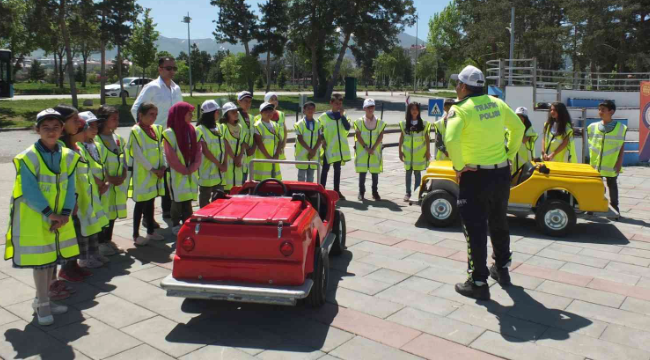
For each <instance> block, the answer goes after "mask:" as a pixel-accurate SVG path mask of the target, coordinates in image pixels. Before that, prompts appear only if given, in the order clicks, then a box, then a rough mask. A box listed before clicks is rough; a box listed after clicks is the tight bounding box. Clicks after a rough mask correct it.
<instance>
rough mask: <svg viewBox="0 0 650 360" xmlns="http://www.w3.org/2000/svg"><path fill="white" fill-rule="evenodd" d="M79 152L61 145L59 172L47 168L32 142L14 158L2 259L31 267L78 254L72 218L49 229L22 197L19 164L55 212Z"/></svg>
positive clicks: (47, 221)
mask: <svg viewBox="0 0 650 360" xmlns="http://www.w3.org/2000/svg"><path fill="white" fill-rule="evenodd" d="M78 162H79V155H77V154H76V153H75V152H74V151H72V150H70V149H67V148H61V163H60V171H59V173H54V172H53V171H51V170H50V169H49V168H48V167H47V165H46V163H45V162H44V161H43V159H42V158H41V155H40V154H39V152H38V150H36V147H35V146H34V145H32V146H30V147H29V148H27V149H26V150H24V151H23V152H21V153H20V154H18V155H16V157H15V158H14V166H15V167H16V180H15V181H14V188H13V192H12V194H11V203H10V210H9V213H10V221H9V228H8V229H7V235H6V244H5V260H9V259H13V262H14V264H15V265H16V266H18V267H34V266H43V265H49V264H52V263H55V262H56V261H57V260H58V259H60V258H63V259H69V258H73V257H75V256H78V255H79V246H78V245H77V237H76V233H75V230H74V224H73V222H72V221H68V222H67V223H66V224H65V225H63V226H62V227H61V228H59V229H57V230H54V231H50V227H51V226H52V224H51V222H50V220H49V219H48V218H46V217H45V216H44V215H43V214H42V213H41V212H39V211H38V210H34V209H33V208H31V207H29V205H28V204H27V202H26V200H25V198H24V197H23V190H22V178H21V176H20V166H21V163H23V164H24V165H25V166H27V168H28V169H29V171H31V172H32V173H33V174H34V175H35V176H36V179H37V180H38V184H39V188H40V189H41V192H42V193H43V196H44V197H45V199H46V200H47V202H48V204H49V206H50V208H51V209H52V211H53V212H54V213H55V214H58V213H60V212H61V210H62V209H63V205H64V203H65V197H66V192H67V183H68V178H69V177H70V176H72V175H74V174H73V173H74V171H75V169H76V167H77V163H78Z"/></svg>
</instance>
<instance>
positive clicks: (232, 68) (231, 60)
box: [221, 55, 241, 90]
mask: <svg viewBox="0 0 650 360" xmlns="http://www.w3.org/2000/svg"><path fill="white" fill-rule="evenodd" d="M221 72H222V73H223V78H224V80H225V82H226V85H228V87H229V89H230V90H234V88H235V87H237V86H238V85H239V83H240V74H241V65H240V64H239V61H238V59H237V56H235V55H228V56H226V57H225V58H224V59H223V60H222V61H221Z"/></svg>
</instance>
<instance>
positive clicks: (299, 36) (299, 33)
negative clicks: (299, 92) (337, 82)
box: [289, 0, 339, 97]
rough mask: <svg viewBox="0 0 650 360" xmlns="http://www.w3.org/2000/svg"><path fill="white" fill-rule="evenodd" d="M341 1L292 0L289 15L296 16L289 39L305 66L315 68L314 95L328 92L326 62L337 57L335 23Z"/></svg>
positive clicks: (293, 17)
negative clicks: (303, 60)
mask: <svg viewBox="0 0 650 360" xmlns="http://www.w3.org/2000/svg"><path fill="white" fill-rule="evenodd" d="M337 6H339V3H337V2H336V1H332V0H327V1H313V0H291V1H290V6H289V15H290V18H291V19H292V22H291V26H290V27H289V38H290V39H291V41H292V44H293V46H294V47H295V48H296V52H298V53H299V54H300V55H301V57H303V58H304V59H305V60H306V61H305V66H307V67H308V68H309V69H311V71H310V72H311V85H312V89H313V94H314V97H323V96H325V93H326V92H327V70H326V69H325V67H326V64H327V63H328V62H329V61H330V60H332V59H333V58H334V55H335V51H336V48H337V44H338V41H339V38H338V36H337V33H336V27H335V26H332V24H333V23H334V19H335V17H336V16H337V15H336V14H337Z"/></svg>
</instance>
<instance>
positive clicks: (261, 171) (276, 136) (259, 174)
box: [254, 120, 282, 181]
mask: <svg viewBox="0 0 650 360" xmlns="http://www.w3.org/2000/svg"><path fill="white" fill-rule="evenodd" d="M267 124H268V125H270V126H271V129H272V130H269V128H268V126H267ZM279 127H280V125H279V123H276V122H274V121H269V122H268V123H264V121H262V120H257V121H256V122H255V135H259V136H261V137H262V142H263V143H264V149H266V152H268V153H269V155H271V156H273V155H274V154H275V152H276V151H278V148H279V147H280V145H281V144H282V139H281V138H280V129H279ZM255 159H264V160H268V158H267V157H266V156H265V155H264V154H263V153H262V151H261V150H260V149H259V146H258V147H257V149H255ZM254 169H255V176H254V179H255V180H258V181H261V180H265V179H270V178H274V179H278V180H282V173H281V172H280V164H269V163H255V165H254Z"/></svg>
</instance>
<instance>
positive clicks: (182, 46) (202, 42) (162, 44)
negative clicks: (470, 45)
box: [31, 33, 423, 60]
mask: <svg viewBox="0 0 650 360" xmlns="http://www.w3.org/2000/svg"><path fill="white" fill-rule="evenodd" d="M397 38H398V41H399V44H400V45H401V46H402V47H403V48H405V49H407V48H410V47H411V46H412V45H415V36H412V35H409V34H406V33H401V34H399V35H398V36H397ZM192 43H196V45H197V46H198V47H199V49H200V50H201V51H207V52H208V53H209V54H216V53H217V51H219V50H224V51H225V50H230V52H231V53H233V54H236V53H240V52H244V51H245V50H244V45H242V44H239V43H237V44H230V43H217V42H216V41H215V39H214V38H210V39H192ZM255 44H256V42H255V41H251V42H250V43H249V46H250V49H251V50H252V49H253V46H255ZM421 44H423V41H422V39H418V45H421ZM156 45H157V46H158V51H168V52H169V53H170V54H172V55H173V56H178V55H179V54H180V53H181V51H183V52H185V53H188V48H187V39H178V38H168V37H164V36H160V37H158V41H157V42H156ZM31 55H32V57H33V58H36V59H40V58H43V57H45V53H44V52H43V51H42V50H40V49H39V50H37V51H34V52H33V53H32V54H31ZM116 56H117V49H115V48H114V49H112V50H106V58H107V59H108V60H112V59H114V58H115V57H116ZM346 56H347V57H350V58H352V57H353V56H352V53H351V52H350V50H349V49H348V52H347V54H346ZM48 57H52V55H49V56H48ZM77 57H78V56H77ZM91 57H92V58H93V59H94V60H99V53H96V54H93V55H92V56H91Z"/></svg>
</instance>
